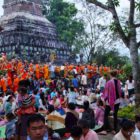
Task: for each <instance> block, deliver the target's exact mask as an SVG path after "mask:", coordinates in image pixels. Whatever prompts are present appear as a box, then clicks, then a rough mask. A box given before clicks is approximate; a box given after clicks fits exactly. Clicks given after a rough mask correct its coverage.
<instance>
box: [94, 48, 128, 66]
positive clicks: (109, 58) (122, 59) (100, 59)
mask: <svg viewBox="0 0 140 140" xmlns="http://www.w3.org/2000/svg"><path fill="white" fill-rule="evenodd" d="M92 61H93V62H96V63H97V64H98V65H101V64H103V65H106V66H111V67H114V68H116V67H117V65H118V64H119V65H121V66H123V65H125V64H126V63H127V62H128V61H129V58H128V57H127V56H121V55H120V53H119V52H118V50H117V49H114V48H113V49H106V48H104V47H102V46H100V47H98V48H97V51H96V53H95V55H94V57H93V60H92Z"/></svg>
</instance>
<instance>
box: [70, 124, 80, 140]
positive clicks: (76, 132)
mask: <svg viewBox="0 0 140 140" xmlns="http://www.w3.org/2000/svg"><path fill="white" fill-rule="evenodd" d="M70 134H71V137H70V138H69V139H68V140H80V138H81V136H82V129H81V127H79V126H73V127H72V128H71V131H70Z"/></svg>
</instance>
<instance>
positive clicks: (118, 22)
mask: <svg viewBox="0 0 140 140" xmlns="http://www.w3.org/2000/svg"><path fill="white" fill-rule="evenodd" d="M108 1H109V3H110V9H111V10H110V11H111V13H112V15H113V20H114V22H115V24H116V28H117V32H118V33H119V36H120V37H121V39H122V40H123V42H124V43H125V45H126V46H127V47H128V45H129V39H128V37H127V36H126V35H125V33H124V31H123V29H122V26H121V24H120V20H119V17H118V14H117V11H116V8H115V5H114V3H113V1H112V0H108Z"/></svg>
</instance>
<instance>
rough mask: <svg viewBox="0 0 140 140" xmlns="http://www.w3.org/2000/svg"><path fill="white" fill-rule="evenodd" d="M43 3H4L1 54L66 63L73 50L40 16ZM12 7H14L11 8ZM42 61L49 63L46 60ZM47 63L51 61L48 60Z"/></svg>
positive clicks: (19, 0) (35, 0) (37, 0)
mask: <svg viewBox="0 0 140 140" xmlns="http://www.w3.org/2000/svg"><path fill="white" fill-rule="evenodd" d="M40 1H41V0H27V1H26V0H5V1H4V8H5V13H4V16H2V17H1V19H0V26H1V27H2V28H3V29H4V30H2V31H1V32H0V52H7V53H18V54H19V55H23V53H24V51H25V50H26V52H27V55H30V56H31V57H32V56H36V55H40V56H43V57H46V58H49V56H50V54H51V53H52V52H55V54H56V58H57V59H58V60H65V61H67V60H68V58H69V56H70V52H71V49H70V47H68V46H67V44H66V43H64V42H61V41H59V40H58V38H57V33H56V27H55V26H54V25H53V24H52V23H51V22H50V21H48V20H47V19H46V18H45V17H43V16H42V13H41V6H40ZM10 5H11V6H10ZM43 60H46V59H45V58H44V59H43ZM47 60H48V59H47Z"/></svg>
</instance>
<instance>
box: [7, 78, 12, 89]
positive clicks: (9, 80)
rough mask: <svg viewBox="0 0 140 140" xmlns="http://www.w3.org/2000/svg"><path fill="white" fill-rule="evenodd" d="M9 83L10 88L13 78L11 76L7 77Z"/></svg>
mask: <svg viewBox="0 0 140 140" xmlns="http://www.w3.org/2000/svg"><path fill="white" fill-rule="evenodd" d="M7 85H8V87H10V89H12V78H11V77H9V76H8V78H7Z"/></svg>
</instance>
